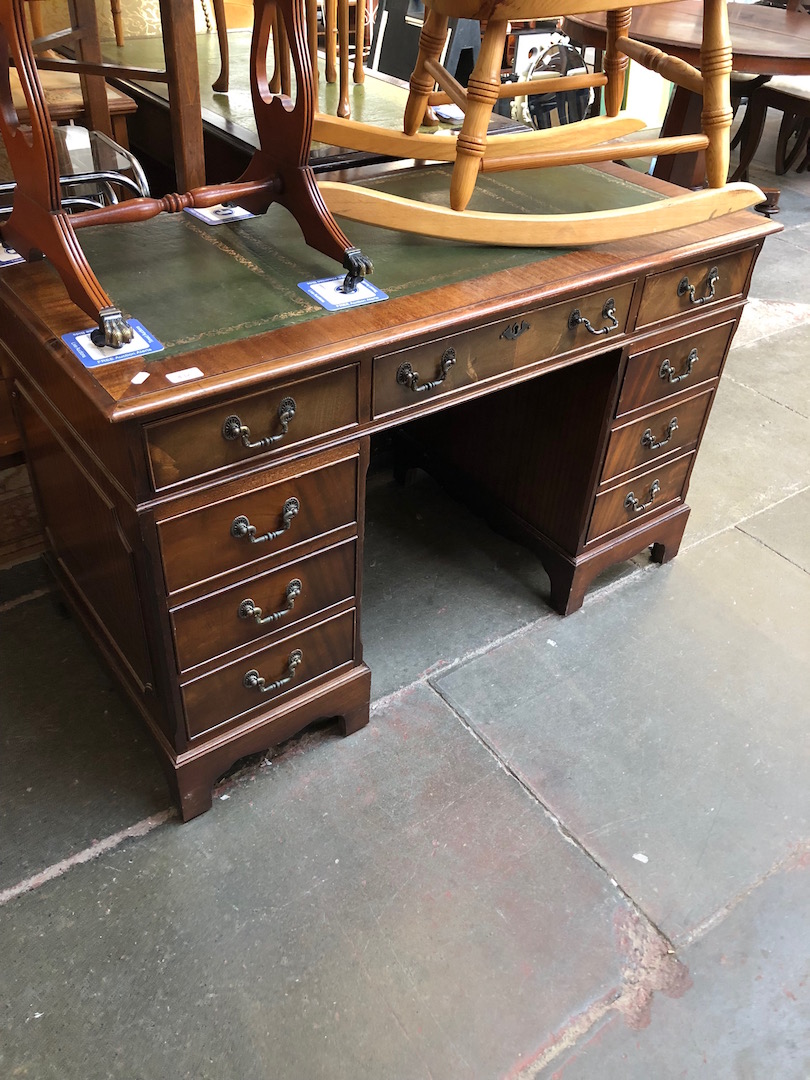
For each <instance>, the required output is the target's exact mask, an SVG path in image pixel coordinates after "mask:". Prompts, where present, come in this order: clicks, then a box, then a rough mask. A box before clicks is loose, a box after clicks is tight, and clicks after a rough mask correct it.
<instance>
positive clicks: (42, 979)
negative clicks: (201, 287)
mask: <svg viewBox="0 0 810 1080" xmlns="http://www.w3.org/2000/svg"><path fill="white" fill-rule="evenodd" d="M772 147H773V131H772V130H769V137H768V140H767V141H766V143H765V144H764V145H763V147H762V149H761V151H760V155H759V164H758V166H757V168H756V172H755V175H754V176H753V179H755V180H757V181H758V182H759V183H760V184H765V185H768V184H771V185H772V184H774V183H776V184H777V185H778V186H781V188H782V192H783V193H782V200H781V206H782V211H781V214H780V220H781V222H782V223H783V224H784V226H785V232H783V233H782V234H780V235H779V236H777V237H773V238H771V239H769V240H768V242H767V244H766V248H765V252H764V254H763V257H762V259H761V260H760V263H759V265H758V268H757V271H756V275H755V278H754V284H753V289H752V297H753V299H752V302H751V304H750V305H749V307H748V309H747V311H746V315H745V320H744V325H743V327H742V329H741V331H740V333H739V334H738V336H737V339H736V343H735V345H734V348H733V350H732V355H731V357H730V359H729V362H728V365H727V368H726V374H725V376H724V379H723V382H722V385H721V387H720V390H719V393H718V398H717V403H716V405H715V408H714V411H713V413H712V417H711V420H710V423H709V428H708V432H707V435H706V438H705V441H704V444H703V449H702V451H701V456H700V459H699V462H698V465H697V467H696V469H695V474H694V479H693V481H692V485H691V488H690V493H689V502H690V504H691V506H692V508H693V509H692V517H691V519H690V522H689V526H688V530H687V534H686V538H685V542H684V545H683V547H682V549H681V553H680V555H679V557H678V558H677V559H676V560H675V561H674V562H673V563H672V564H670V565H668V566H665V567H658V566H651V565H649V564H648V563H647V562H646V560H645V559H642V558H639V559H637V560H634V561H633V562H630V563H628V564H626V565H624V566H622V567H620V568H619V569H618V570H617V571H613V572H612V573H610V574H609V575H607V577H605V578H603V579H601V580H600V581H599V582H598V583H597V585H596V587H595V588H594V589H593V590H592V591H591V592H590V593H589V595H588V597H587V599H586V602H585V606H584V608H583V609H582V611H581V612H579V613H577V614H575V615H573V616H572V617H570V618H569V619H560V618H559V617H557V616H556V615H554V614H553V613H551V612H550V609H549V608H548V607H547V605H546V600H545V597H546V595H547V579H546V577H545V575H544V573H543V571H542V570H541V569H540V567H539V566H538V565H537V563H536V561H535V560H534V559H532V558H531V557H530V556H529V555H528V554H527V553H526V552H524V551H522V550H521V549H519V548H517V547H515V546H514V545H512V544H510V543H508V542H506V541H503V540H501V539H499V538H498V537H496V536H495V535H494V534H492V533H491V532H489V531H488V530H487V529H486V528H485V527H484V526H483V525H482V524H481V523H480V522H479V521H477V520H476V519H473V518H471V517H469V516H468V515H467V514H466V513H465V511H464V510H462V509H458V508H448V506H447V504H446V501H445V500H443V499H442V498H441V497H440V495H439V493H438V492H437V490H436V489H435V488H434V487H433V486H432V484H431V482H430V481H428V480H427V479H425V480H424V481H421V482H419V483H417V484H416V485H414V486H411V487H408V488H406V489H404V490H403V489H398V488H395V487H394V485H393V483H392V482H391V481H390V480H389V479H388V478H387V477H386V476H385V474H381V475H378V476H375V477H374V478H373V479H372V482H371V485H370V493H369V500H368V510H367V513H368V543H367V555H368V558H367V569H366V596H365V605H366V606H365V622H364V638H365V644H366V656H367V658H368V661H369V663H370V665H371V668H372V670H373V672H374V683H373V698H374V701H375V704H374V707H373V711H372V719H371V723H370V725H369V726H368V727H367V728H365V729H364V730H363V731H361V732H359V733H358V734H356V735H353V736H352V737H351V738H348V739H340V738H339V737H338V736H337V735H335V734H334V732H333V730H332V729H331V728H328V727H327V728H323V729H321V730H319V731H314V732H308V733H306V734H305V735H304V736H302V737H301V738H299V739H297V740H294V741H292V742H290V743H288V744H287V745H286V746H284V747H282V748H280V749H277V750H276V751H275V752H273V753H268V754H267V755H266V756H265V757H264V758H263V759H261V760H254V761H253V762H252V763H250V764H249V765H248V766H247V767H245V768H244V769H243V770H241V771H240V772H238V773H237V774H236V775H234V776H232V777H231V778H229V779H228V780H226V781H225V782H224V783H223V784H222V785H221V786H220V787H219V788H218V790H217V793H216V796H215V803H214V809H213V810H212V812H211V813H209V814H207V815H205V816H203V817H202V818H199V819H197V820H196V821H194V822H191V823H190V824H188V825H184V826H183V825H180V824H179V823H178V822H177V820H176V818H175V817H174V816H173V813H172V811H171V809H170V806H169V800H168V796H167V792H166V788H165V785H164V782H163V779H162V775H161V773H160V772H159V770H158V766H157V763H156V761H155V758H154V755H153V752H152V750H151V747H150V745H149V744H148V743H147V741H146V739H145V737H144V735H143V733H142V731H141V727H140V725H139V723H138V720H137V718H136V717H135V715H134V713H133V711H132V709H131V708H130V707H129V706H128V704H127V702H126V701H124V700H123V699H122V697H121V696H120V695H119V693H118V692H117V691H116V690H115V688H114V687H113V686H112V685H111V683H110V681H109V679H108V678H107V676H106V674H105V673H104V671H103V669H102V668H101V666H100V664H99V663H98V661H97V660H96V657H95V655H94V654H93V653H92V652H91V651H90V650H89V648H88V647H87V645H86V644H85V641H84V639H83V637H82V636H81V634H80V632H79V630H78V629H77V627H76V626H75V625H74V623H73V622H72V621H71V620H69V619H66V618H64V617H63V616H61V615H60V614H59V611H58V608H57V607H56V606H55V604H54V602H53V600H54V597H53V594H52V590H51V586H50V583H49V581H48V580H47V578H46V577H45V576H44V574H43V572H42V570H41V568H40V566H39V563H38V562H36V561H28V562H22V563H20V564H18V565H17V566H15V567H13V568H11V569H8V570H5V571H4V572H3V573H0V635H2V643H3V648H2V652H0V695H2V696H1V697H0V707H1V708H2V712H3V725H2V738H3V783H2V790H1V791H0V796H1V797H2V805H1V806H0V829H1V830H2V865H1V866H0V957H2V960H0V1002H2V1005H0V1075H2V1076H3V1077H9V1078H11V1077H29V1078H31V1080H50V1078H54V1080H74V1078H75V1080H100V1078H105V1077H119V1076H120V1077H124V1078H126V1080H180V1078H192V1080H224V1078H234V1080H267V1078H273V1080H320V1078H325V1080H343V1078H346V1080H358V1078H363V1080H365V1078H369V1080H371V1078H373V1080H411V1078H431V1077H432V1078H433V1080H462V1078H464V1080H467V1078H469V1080H507V1078H508V1080H530V1078H532V1080H533V1078H551V1077H565V1080H665V1078H670V1077H672V1078H675V1077H708V1078H711V1080H724V1078H734V1080H775V1078H778V1080H807V1078H808V1077H810V981H809V977H810V783H808V776H810V737H808V720H809V719H810V709H808V697H809V696H810V694H809V692H810V680H809V678H808V663H807V660H808V656H810V641H809V640H808V638H809V637H810V633H809V631H810V624H809V621H808V617H807V611H808V609H810V540H808V536H810V529H808V524H810V453H808V446H810V389H808V386H809V383H808V378H807V371H806V368H807V358H808V356H809V355H810V303H808V302H807V299H808V298H807V292H806V287H807V280H808V272H810V216H809V215H808V211H810V181H808V177H807V175H802V176H797V175H796V174H793V175H792V176H789V177H785V178H782V179H780V180H778V181H774V177H773V173H772V172H771V171H770V163H771V162H772V161H773V156H772ZM437 524H438V526H439V527H438V528H437Z"/></svg>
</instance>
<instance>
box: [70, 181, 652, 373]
mask: <svg viewBox="0 0 810 1080" xmlns="http://www.w3.org/2000/svg"><path fill="white" fill-rule="evenodd" d="M563 177H564V183H563V182H561V180H562V178H563ZM366 182H367V183H369V184H370V185H374V186H381V187H384V188H385V189H386V190H388V191H391V192H393V193H394V194H400V195H406V196H411V197H414V196H416V195H417V194H418V197H420V198H422V199H423V200H429V201H433V202H441V203H444V204H446V202H447V192H448V190H449V167H436V168H431V169H419V170H417V169H409V170H406V171H402V172H400V173H395V174H390V173H389V174H388V175H386V176H385V177H379V178H377V179H374V180H371V181H366ZM657 198H660V196H659V195H657V194H655V193H653V192H650V191H644V190H643V189H641V188H639V187H637V186H636V185H634V184H632V183H627V182H625V181H624V180H621V179H619V178H617V177H614V176H610V175H607V174H605V173H603V172H599V173H597V172H596V171H594V170H592V169H590V168H587V167H584V166H583V167H577V168H572V167H568V168H567V169H565V170H562V169H554V170H537V171H535V172H525V173H519V174H516V173H511V174H509V173H507V174H503V175H501V176H496V177H482V178H480V179H479V183H478V185H477V189H476V192H475V195H474V200H473V203H472V204H471V208H472V209H477V210H491V211H512V212H516V211H521V210H523V211H527V212H533V213H553V212H569V213H570V212H576V211H579V210H585V209H590V208H594V207H599V208H604V209H609V208H612V207H621V206H627V205H632V204H633V203H638V202H640V201H646V200H650V201H652V200H654V199H657ZM341 226H342V227H343V229H344V232H345V233H346V235H347V236H348V237H349V239H350V240H351V241H352V243H353V244H355V245H356V246H357V247H360V248H362V250H363V251H364V253H365V254H367V255H368V256H369V257H370V258H371V259H372V260H373V262H374V274H373V276H372V278H371V280H372V281H373V283H374V284H375V285H377V286H378V287H379V288H380V289H382V290H383V291H384V292H385V293H387V294H388V295H389V297H391V298H392V299H395V298H400V297H405V296H408V295H411V294H415V293H418V292H422V291H424V290H428V289H433V288H436V287H439V286H441V285H448V284H455V283H458V282H462V281H465V280H467V279H470V278H473V277H478V276H481V275H483V274H489V273H494V272H496V271H499V270H507V269H510V268H512V267H519V266H524V265H526V264H528V263H533V262H537V261H539V260H541V259H545V258H550V257H552V256H554V255H557V254H559V251H560V249H559V248H541V249H538V248H534V247H532V248H496V247H484V246H475V245H471V244H460V243H452V242H447V241H439V240H433V239H430V238H424V237H414V236H406V235H404V234H402V233H397V232H390V231H388V230H385V229H377V228H371V227H368V226H362V225H359V224H357V223H356V222H341ZM79 238H80V241H81V243H82V246H83V248H84V250H85V252H86V253H87V256H88V258H89V260H90V264H91V266H92V267H93V269H94V271H95V273H96V275H97V277H98V278H99V280H100V281H101V283H102V284H103V286H104V288H105V289H106V290H107V292H108V293H109V294H110V295H111V296H112V298H113V299H114V301H115V302H116V303H117V304H118V305H120V307H121V309H122V310H123V311H124V312H125V313H126V314H127V315H129V316H134V317H135V318H137V319H139V320H140V321H141V322H142V323H143V324H144V325H145V326H146V327H147V329H148V330H150V331H151V333H153V334H154V335H155V337H157V338H158V339H159V340H160V341H161V342H162V343H163V345H164V346H165V349H164V352H162V353H159V354H156V357H155V358H159V359H165V358H166V357H168V356H176V355H179V354H181V353H183V352H188V351H190V350H193V349H199V348H201V347H205V346H208V345H216V344H223V343H226V342H229V341H234V340H237V339H241V338H246V337H250V336H253V335H256V334H259V333H263V332H265V331H268V330H273V329H277V328H279V327H283V326H290V325H293V324H295V323H300V322H303V321H307V320H310V319H316V318H327V319H328V318H329V317H330V313H329V312H327V311H325V310H324V309H323V308H321V307H320V306H318V305H316V304H315V303H314V302H313V301H312V300H310V299H309V297H308V296H307V295H306V294H305V293H304V292H303V291H302V290H301V289H299V288H298V283H299V282H301V281H309V280H314V279H318V278H324V277H334V276H337V275H338V274H340V273H341V269H340V267H339V265H338V264H337V263H336V262H334V261H333V260H331V259H328V258H327V257H326V256H324V255H321V254H320V253H319V252H317V251H314V250H313V249H311V248H309V247H307V245H306V244H305V242H304V240H303V238H302V236H301V233H300V230H299V228H298V226H297V224H296V222H295V221H294V219H293V218H292V216H291V215H290V214H288V213H287V211H286V210H284V209H283V208H282V207H280V206H272V207H271V208H270V210H269V211H268V213H267V214H266V215H264V216H262V217H257V218H254V219H252V220H249V221H243V222H236V223H233V224H224V225H217V226H208V225H206V224H204V223H203V222H202V221H200V220H198V219H197V218H194V217H192V216H191V215H189V214H185V213H183V214H179V215H172V216H168V215H161V216H160V217H158V218H154V219H153V220H151V221H148V222H144V223H140V224H133V225H114V226H104V227H101V228H95V229H93V228H90V229H84V230H82V231H81V232H80V234H79ZM383 303H385V301H383Z"/></svg>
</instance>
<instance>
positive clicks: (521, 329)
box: [499, 319, 532, 341]
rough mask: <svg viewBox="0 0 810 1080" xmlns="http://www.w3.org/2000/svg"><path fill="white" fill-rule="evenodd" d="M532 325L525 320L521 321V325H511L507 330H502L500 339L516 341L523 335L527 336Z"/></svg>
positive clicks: (515, 323)
mask: <svg viewBox="0 0 810 1080" xmlns="http://www.w3.org/2000/svg"><path fill="white" fill-rule="evenodd" d="M531 328H532V326H531V323H527V322H526V320H525V319H521V320H520V322H519V323H517V322H514V323H510V324H509V325H508V326H507V328H506V329H505V330H502V331H501V333H500V334H499V337H502V338H505V339H506V341H514V340H515V338H519V337H520V335H521V334H525V333H526V331H527V330H531Z"/></svg>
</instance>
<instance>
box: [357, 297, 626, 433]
mask: <svg viewBox="0 0 810 1080" xmlns="http://www.w3.org/2000/svg"><path fill="white" fill-rule="evenodd" d="M632 295H633V282H627V283H625V284H622V285H616V286H612V287H611V288H610V289H605V290H604V291H602V292H595V293H588V294H586V295H584V296H582V297H580V298H577V299H576V300H567V301H565V302H564V303H561V304H552V305H551V306H549V307H546V308H541V309H539V310H537V311H529V312H526V314H525V315H523V316H520V315H518V316H515V317H513V318H511V319H509V320H508V321H506V320H501V321H500V322H495V323H489V324H487V325H486V326H479V327H475V328H474V329H471V330H467V331H465V332H464V333H461V334H453V335H451V336H450V337H446V338H438V339H436V338H434V339H433V340H432V341H430V342H427V343H426V344H424V345H415V346H414V347H413V348H411V349H402V350H400V351H399V352H393V353H387V354H386V355H384V356H377V357H375V358H374V382H373V398H372V414H373V416H374V417H380V416H385V415H387V414H389V413H396V412H400V411H405V410H407V409H412V408H414V407H415V406H416V405H421V404H424V403H426V402H427V401H430V400H431V399H434V398H436V397H440V396H442V395H444V394H448V393H452V392H453V391H456V392H457V391H459V390H462V389H464V388H466V387H469V386H474V385H475V384H476V383H480V382H483V381H484V380H486V379H492V378H495V377H496V376H498V375H504V374H506V373H508V372H510V371H515V370H517V369H519V368H522V367H527V366H529V365H530V364H536V363H538V362H539V361H541V360H547V359H549V358H551V357H555V356H561V355H563V354H565V353H567V352H573V351H574V350H575V349H582V348H583V347H584V346H586V345H592V344H594V343H596V342H606V341H610V340H612V338H613V337H618V336H619V335H620V334H623V333H624V332H625V329H626V327H627V316H628V312H629V308H630V299H631V297H632ZM588 326H590V328H591V329H590V330H589V329H588Z"/></svg>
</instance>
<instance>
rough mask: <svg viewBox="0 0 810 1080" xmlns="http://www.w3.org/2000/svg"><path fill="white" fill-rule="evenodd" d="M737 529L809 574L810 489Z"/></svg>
mask: <svg viewBox="0 0 810 1080" xmlns="http://www.w3.org/2000/svg"><path fill="white" fill-rule="evenodd" d="M737 528H738V529H740V530H741V531H742V532H744V533H746V534H747V535H748V536H753V537H754V539H756V540H759V541H760V543H762V544H765V546H766V547H769V548H771V550H773V551H776V552H777V553H778V554H779V555H781V556H782V557H783V558H785V559H787V560H788V561H789V562H792V563H794V564H795V565H796V566H800V567H801V568H802V570H804V571H805V572H806V573H808V574H810V490H805V491H801V492H799V494H798V495H794V496H793V497H792V498H790V499H785V501H784V502H782V503H779V504H778V505H777V506H774V507H772V508H771V509H770V510H763V512H762V513H761V514H756V515H755V516H754V517H751V518H748V520H747V521H743V522H742V523H741V524H740V525H738V526H737Z"/></svg>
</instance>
